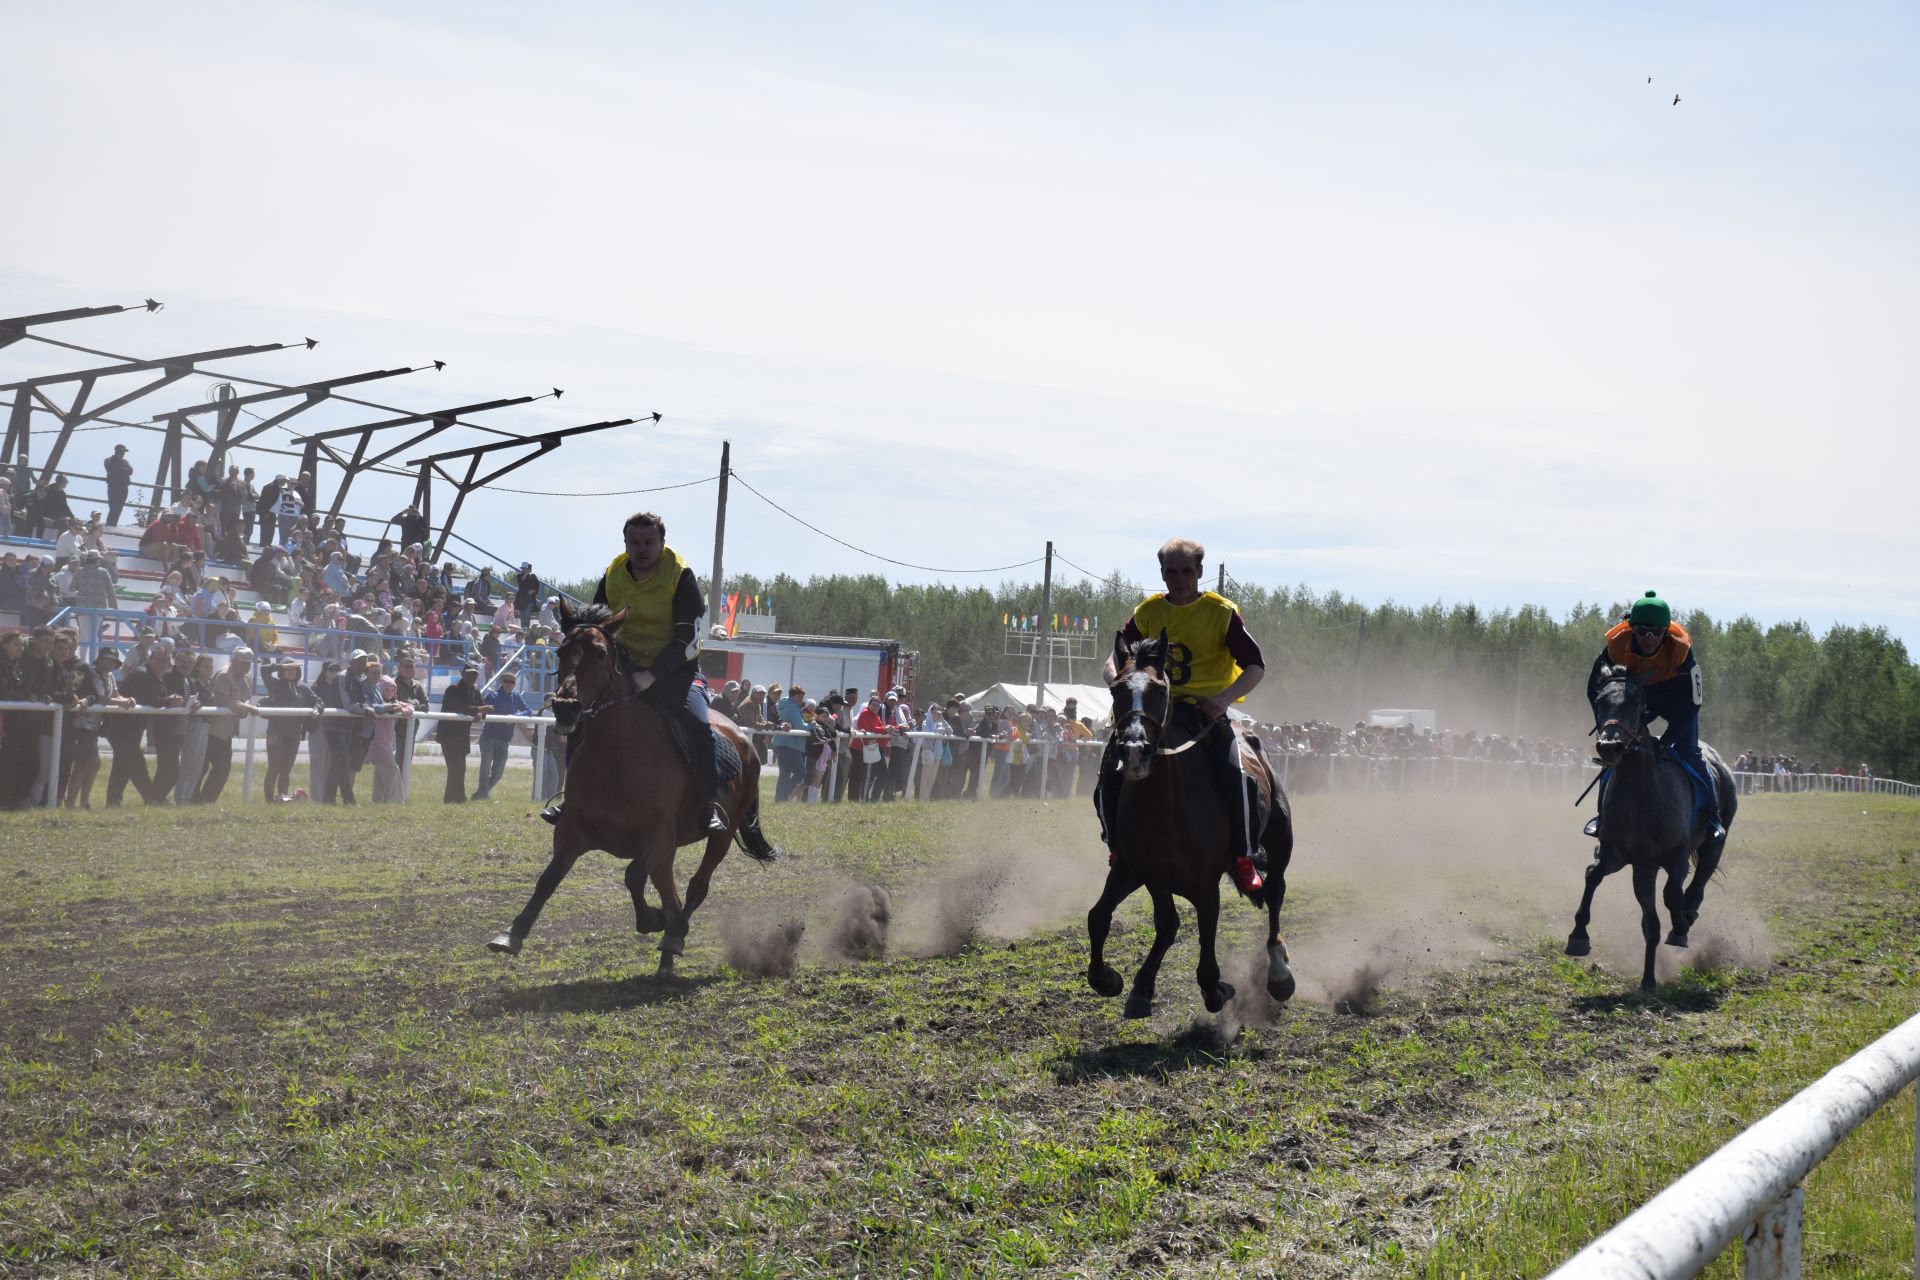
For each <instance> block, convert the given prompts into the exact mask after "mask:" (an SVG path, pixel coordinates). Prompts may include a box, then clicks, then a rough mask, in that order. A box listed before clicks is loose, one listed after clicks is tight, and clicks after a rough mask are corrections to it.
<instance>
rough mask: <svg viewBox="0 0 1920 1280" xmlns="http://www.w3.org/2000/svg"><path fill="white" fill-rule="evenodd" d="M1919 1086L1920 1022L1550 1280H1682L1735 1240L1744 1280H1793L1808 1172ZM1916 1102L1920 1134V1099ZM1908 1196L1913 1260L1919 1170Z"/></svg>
mask: <svg viewBox="0 0 1920 1280" xmlns="http://www.w3.org/2000/svg"><path fill="white" fill-rule="evenodd" d="M1916 1077H1920V1014H1916V1015H1915V1016H1914V1017H1912V1018H1909V1019H1908V1020H1907V1021H1906V1022H1903V1023H1902V1024H1900V1025H1899V1026H1898V1027H1896V1028H1894V1029H1893V1030H1892V1031H1890V1032H1888V1033H1887V1034H1886V1035H1884V1036H1882V1037H1880V1038H1879V1039H1878V1040H1876V1041H1874V1042H1873V1043H1872V1044H1870V1045H1868V1046H1867V1047H1866V1048H1865V1049H1862V1050H1861V1051H1860V1052H1859V1053H1856V1054H1854V1055H1853V1056H1852V1057H1851V1058H1848V1059H1847V1060H1846V1061H1845V1062H1843V1063H1841V1064H1840V1065H1839V1066H1837V1067H1835V1068H1834V1069H1833V1070H1831V1071H1829V1072H1827V1074H1826V1075H1824V1076H1822V1077H1821V1078H1820V1079H1819V1081H1817V1082H1816V1083H1814V1084H1812V1085H1810V1086H1808V1087H1807V1088H1806V1089H1803V1090H1801V1091H1800V1093H1798V1094H1796V1095H1795V1096H1794V1097H1793V1098H1792V1099H1791V1100H1790V1101H1788V1102H1787V1103H1786V1104H1784V1105H1783V1106H1781V1107H1780V1108H1779V1109H1778V1110H1776V1111H1774V1112H1773V1113H1772V1114H1771V1115H1769V1116H1767V1117H1766V1118H1765V1119H1763V1120H1761V1121H1759V1122H1758V1123H1757V1124H1755V1125H1754V1126H1753V1127H1752V1128H1750V1129H1748V1130H1746V1132H1744V1133H1742V1134H1741V1135H1740V1136H1739V1137H1737V1138H1735V1139H1734V1140H1733V1141H1731V1142H1729V1143H1727V1145H1726V1146H1724V1147H1722V1148H1720V1149H1719V1150H1718V1151H1716V1152H1714V1153H1713V1154H1712V1155H1710V1156H1708V1157H1707V1158H1706V1159H1705V1160H1702V1161H1701V1162H1700V1163H1699V1164H1697V1165H1695V1166H1694V1167H1693V1168H1692V1169H1691V1170H1689V1171H1688V1172H1687V1173H1686V1174H1685V1175H1684V1176H1682V1177H1681V1178H1680V1179H1679V1180H1678V1181H1677V1182H1675V1183H1674V1184H1673V1185H1672V1186H1670V1187H1668V1188H1667V1189H1666V1190H1665V1191H1662V1192H1661V1193H1660V1194H1659V1195H1657V1196H1655V1197H1654V1198H1653V1199H1652V1200H1650V1201H1648V1202H1647V1203H1646V1205H1644V1206H1643V1207H1642V1208H1640V1209H1638V1210H1637V1211H1635V1212H1634V1213H1633V1214H1632V1215H1631V1216H1629V1217H1628V1218H1626V1219H1625V1220H1624V1221H1623V1222H1621V1223H1620V1224H1619V1225H1618V1226H1616V1227H1614V1228H1613V1230H1611V1231H1609V1232H1607V1233H1606V1234H1605V1235H1603V1236H1601V1237H1600V1238H1599V1239H1598V1240H1595V1241H1594V1242H1593V1243H1592V1244H1590V1245H1588V1246H1587V1247H1586V1248H1584V1249H1582V1250H1581V1251H1580V1252H1579V1253H1578V1254H1575V1255H1574V1256H1573V1258H1571V1259H1570V1260H1568V1261H1567V1262H1566V1263H1565V1264H1564V1265H1562V1266H1561V1267H1559V1268H1558V1269H1557V1270H1555V1271H1554V1272H1553V1274H1552V1275H1551V1276H1550V1277H1549V1278H1548V1280H1686V1278H1687V1277H1690V1276H1694V1275H1697V1274H1699V1272H1700V1271H1701V1269H1702V1268H1704V1267H1705V1266H1706V1265H1707V1264H1708V1263H1710V1262H1712V1261H1713V1260H1714V1259H1715V1258H1716V1257H1718V1256H1719V1255H1720V1251H1721V1250H1723V1249H1725V1248H1726V1247H1727V1246H1728V1245H1729V1244H1731V1243H1732V1242H1733V1241H1734V1240H1736V1239H1738V1240H1740V1241H1742V1247H1743V1250H1744V1264H1745V1265H1744V1271H1743V1275H1744V1276H1745V1277H1746V1280H1795V1278H1796V1277H1798V1276H1799V1275H1800V1240H1801V1223H1802V1217H1803V1214H1804V1203H1805V1202H1804V1193H1803V1182H1804V1180H1805V1178H1806V1176H1807V1174H1808V1172H1809V1171H1811V1170H1812V1169H1813V1167H1814V1166H1815V1165H1817V1164H1819V1163H1820V1162H1821V1161H1822V1160H1824V1159H1826V1158H1827V1156H1828V1155H1829V1154H1831V1153H1832V1151H1833V1149H1834V1148H1835V1147H1836V1146H1838V1145H1839V1144H1840V1141H1841V1139H1843V1138H1845V1137H1846V1136H1847V1135H1848V1134H1850V1133H1852V1132H1853V1131H1854V1130H1855V1129H1857V1128H1858V1127H1859V1126H1860V1125H1861V1124H1862V1123H1864V1122H1865V1121H1866V1119H1867V1117H1869V1116H1871V1115H1872V1114H1873V1113H1874V1112H1875V1111H1877V1110H1879V1109H1880V1108H1881V1107H1882V1106H1884V1105H1885V1104H1886V1103H1887V1102H1889V1101H1891V1100H1892V1099H1893V1098H1894V1097H1895V1095H1897V1094H1898V1093H1899V1092H1900V1090H1902V1089H1903V1088H1905V1087H1906V1086H1907V1085H1909V1084H1911V1083H1913V1081H1914V1080H1915V1078H1916ZM1916 1099H1917V1101H1916V1111H1915V1123H1916V1126H1917V1127H1920V1091H1917V1092H1916ZM1914 1197H1915V1206H1916V1216H1915V1224H1914V1246H1915V1250H1916V1254H1917V1255H1920V1163H1916V1166H1915V1169H1914Z"/></svg>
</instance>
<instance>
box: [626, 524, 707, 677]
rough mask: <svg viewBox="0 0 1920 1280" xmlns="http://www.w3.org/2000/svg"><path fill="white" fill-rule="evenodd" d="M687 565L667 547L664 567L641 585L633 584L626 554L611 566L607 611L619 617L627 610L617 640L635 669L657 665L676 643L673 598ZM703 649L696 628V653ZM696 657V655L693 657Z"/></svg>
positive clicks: (664, 551) (656, 570) (694, 639)
mask: <svg viewBox="0 0 1920 1280" xmlns="http://www.w3.org/2000/svg"><path fill="white" fill-rule="evenodd" d="M686 569H687V562H686V561H685V560H682V559H681V558H680V553H679V552H678V551H675V550H674V549H673V548H672V547H667V548H665V549H664V550H663V551H661V553H660V563H659V564H657V565H655V566H654V570H653V572H652V573H650V574H648V575H647V576H646V578H645V579H644V580H642V581H640V582H635V581H634V580H633V575H632V574H630V573H628V572H627V553H626V552H624V551H622V552H621V553H620V554H619V555H617V556H615V557H614V558H613V563H612V564H610V565H608V566H607V578H606V581H607V607H608V608H609V609H612V610H613V611H614V612H615V613H618V612H619V611H620V610H622V609H625V610H626V611H627V617H626V621H624V622H622V623H621V624H620V630H618V631H616V632H615V633H614V638H615V639H616V640H618V641H619V642H620V647H621V648H623V649H625V650H626V651H627V656H629V657H631V658H632V659H633V665H634V666H635V667H638V668H640V669H642V670H645V669H646V668H648V667H651V666H652V665H653V660H654V659H655V658H657V657H659V656H660V651H661V650H662V649H664V648H666V647H667V646H668V645H669V644H671V643H673V594H674V591H675V590H676V589H677V588H678V587H679V586H680V575H681V574H682V573H685V572H686ZM699 649H700V634H699V628H698V627H696V628H694V637H693V650H694V653H698V652H699ZM688 656H689V657H692V656H693V654H689V655H688Z"/></svg>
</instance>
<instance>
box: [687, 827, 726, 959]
mask: <svg viewBox="0 0 1920 1280" xmlns="http://www.w3.org/2000/svg"><path fill="white" fill-rule="evenodd" d="M732 847H733V836H732V835H731V834H727V835H715V836H709V837H708V838H707V850H706V852H705V853H704V854H702V855H701V857H700V866H699V867H698V869H696V870H695V871H694V873H693V878H692V879H691V880H689V881H687V905H686V907H685V908H684V909H683V911H682V912H681V916H680V936H681V937H683V938H684V937H686V935H687V930H688V929H689V928H691V927H692V924H693V913H694V912H696V911H698V910H699V909H700V904H701V903H703V902H705V901H706V900H707V886H708V885H710V884H712V882H713V872H714V869H715V868H716V867H718V866H719V865H720V860H721V859H722V858H724V857H726V856H727V850H728V849H730V848H732Z"/></svg>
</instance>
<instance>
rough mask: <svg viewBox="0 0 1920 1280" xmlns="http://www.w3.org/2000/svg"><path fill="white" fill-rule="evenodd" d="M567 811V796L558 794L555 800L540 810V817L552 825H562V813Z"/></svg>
mask: <svg viewBox="0 0 1920 1280" xmlns="http://www.w3.org/2000/svg"><path fill="white" fill-rule="evenodd" d="M566 811H567V798H566V796H564V795H561V796H557V797H555V798H554V800H553V802H552V803H551V804H549V805H548V806H547V807H546V808H544V809H542V810H541V811H540V817H541V818H542V819H544V820H545V821H546V822H547V823H549V824H550V825H552V826H556V827H557V826H559V825H560V815H561V814H563V813H565V812H566Z"/></svg>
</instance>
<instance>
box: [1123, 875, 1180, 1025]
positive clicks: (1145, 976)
mask: <svg viewBox="0 0 1920 1280" xmlns="http://www.w3.org/2000/svg"><path fill="white" fill-rule="evenodd" d="M1147 892H1149V893H1151V894H1152V895H1153V945H1152V946H1151V947H1149V948H1147V958H1146V959H1145V960H1142V961H1141V962H1140V971H1139V972H1138V973H1136V974H1134V975H1133V990H1132V991H1130V992H1128V993H1127V1007H1126V1008H1125V1009H1124V1010H1123V1011H1122V1012H1123V1013H1124V1014H1125V1016H1127V1017H1129V1018H1145V1017H1148V1016H1150V1015H1151V1014H1152V1013H1153V984H1154V982H1155V981H1156V980H1157V979H1158V978H1159V976H1160V962H1161V961H1162V960H1164V959H1166V955H1167V948H1168V947H1170V946H1172V945H1173V939H1174V936H1175V935H1176V934H1178V933H1179V932H1180V909H1179V908H1178V907H1176V906H1174V905H1173V895H1172V894H1170V893H1168V892H1167V891H1166V890H1164V889H1149V890H1148V891H1147Z"/></svg>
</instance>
